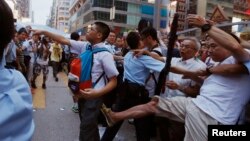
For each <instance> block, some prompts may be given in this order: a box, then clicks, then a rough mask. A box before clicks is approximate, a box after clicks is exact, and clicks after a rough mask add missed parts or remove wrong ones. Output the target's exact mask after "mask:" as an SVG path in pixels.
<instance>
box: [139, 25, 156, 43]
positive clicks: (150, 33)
mask: <svg viewBox="0 0 250 141" xmlns="http://www.w3.org/2000/svg"><path fill="white" fill-rule="evenodd" d="M140 34H141V36H144V37H148V36H151V37H152V39H154V40H156V41H157V42H159V40H158V37H157V31H156V30H155V29H154V28H153V27H146V28H144V29H143V30H142V31H141V33H140Z"/></svg>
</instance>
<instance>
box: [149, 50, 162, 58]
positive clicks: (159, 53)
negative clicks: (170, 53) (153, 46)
mask: <svg viewBox="0 0 250 141" xmlns="http://www.w3.org/2000/svg"><path fill="white" fill-rule="evenodd" d="M151 52H155V53H157V54H158V55H159V56H161V57H162V54H161V52H160V51H158V50H152V51H151Z"/></svg>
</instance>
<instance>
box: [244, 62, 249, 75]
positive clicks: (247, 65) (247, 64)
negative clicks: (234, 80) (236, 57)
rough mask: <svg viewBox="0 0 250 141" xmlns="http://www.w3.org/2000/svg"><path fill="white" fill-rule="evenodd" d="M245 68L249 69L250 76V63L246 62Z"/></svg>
mask: <svg viewBox="0 0 250 141" xmlns="http://www.w3.org/2000/svg"><path fill="white" fill-rule="evenodd" d="M244 66H245V67H246V68H247V69H248V73H249V74H250V61H248V62H245V63H244Z"/></svg>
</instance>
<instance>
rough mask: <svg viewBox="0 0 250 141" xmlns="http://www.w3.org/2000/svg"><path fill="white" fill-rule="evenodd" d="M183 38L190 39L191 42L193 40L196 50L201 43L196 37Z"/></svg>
mask: <svg viewBox="0 0 250 141" xmlns="http://www.w3.org/2000/svg"><path fill="white" fill-rule="evenodd" d="M184 40H190V41H192V42H194V44H195V49H196V50H197V51H198V50H199V49H200V48H201V43H200V42H199V40H198V39H197V38H196V37H184V38H183V41H184Z"/></svg>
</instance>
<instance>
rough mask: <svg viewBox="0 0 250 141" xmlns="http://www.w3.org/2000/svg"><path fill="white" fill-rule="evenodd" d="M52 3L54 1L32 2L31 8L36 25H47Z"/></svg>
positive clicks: (36, 0)
mask: <svg viewBox="0 0 250 141" xmlns="http://www.w3.org/2000/svg"><path fill="white" fill-rule="evenodd" d="M52 2H53V0H31V8H32V11H34V23H36V24H42V25H45V24H46V20H47V18H48V16H49V14H50V8H51V6H52Z"/></svg>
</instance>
